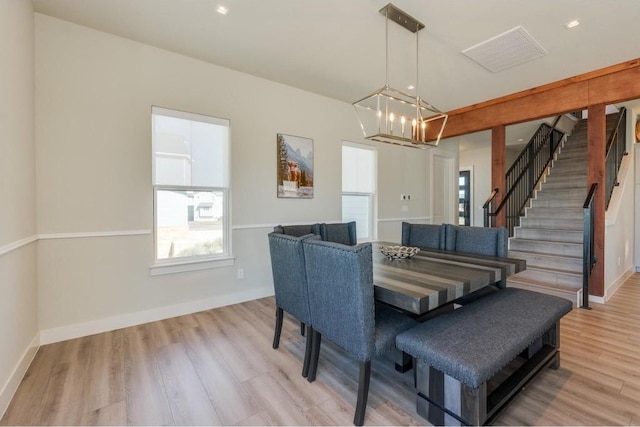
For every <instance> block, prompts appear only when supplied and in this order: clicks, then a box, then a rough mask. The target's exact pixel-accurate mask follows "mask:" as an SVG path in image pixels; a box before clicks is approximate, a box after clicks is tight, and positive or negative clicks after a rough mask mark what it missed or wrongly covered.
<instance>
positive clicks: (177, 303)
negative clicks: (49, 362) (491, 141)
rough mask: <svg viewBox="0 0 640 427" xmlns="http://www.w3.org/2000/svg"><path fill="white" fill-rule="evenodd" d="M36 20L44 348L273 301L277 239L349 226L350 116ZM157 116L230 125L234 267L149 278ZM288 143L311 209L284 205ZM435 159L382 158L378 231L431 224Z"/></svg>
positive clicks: (275, 87) (136, 46)
mask: <svg viewBox="0 0 640 427" xmlns="http://www.w3.org/2000/svg"><path fill="white" fill-rule="evenodd" d="M35 17H36V18H35V23H36V24H35V26H36V52H37V55H36V88H37V93H36V113H37V117H38V120H37V124H36V126H37V128H36V141H37V151H36V162H37V170H38V180H37V212H38V232H39V233H40V235H41V236H42V237H43V240H41V241H40V243H39V245H38V248H39V252H38V257H39V258H38V276H39V294H38V299H39V311H40V328H41V329H42V330H43V331H42V337H43V341H44V342H48V341H55V340H58V339H63V338H68V337H70V336H77V335H83V334H86V333H92V332H96V331H99V330H105V329H110V328H113V327H119V326H126V325H128V324H134V323H138V322H144V321H149V320H152V319H154V318H161V317H167V316H171V315H177V314H180V313H183V312H185V313H186V312H190V311H193V310H196V309H206V308H209V307H213V306H216V305H220V304H228V303H231V302H235V301H240V300H245V299H251V298H256V297H260V296H264V295H268V294H271V293H272V282H271V267H270V263H269V254H268V245H267V238H266V234H267V233H268V232H269V231H270V230H271V227H272V226H273V225H275V224H279V223H282V224H287V223H309V222H317V221H339V220H340V218H341V142H342V140H350V141H354V142H363V141H362V139H363V138H362V134H361V131H360V128H359V127H358V124H357V120H356V117H355V115H354V112H353V109H352V107H351V105H350V104H347V103H343V102H339V101H335V100H332V99H329V98H326V97H322V96H319V95H315V94H311V93H308V92H304V91H301V90H298V89H294V88H291V87H287V86H283V85H281V84H278V83H274V82H270V81H267V80H263V79H259V78H256V77H253V76H250V75H246V74H242V73H238V72H235V71H231V70H229V69H225V68H221V67H218V66H215V65H212V64H209V63H205V62H202V61H198V60H194V59H191V58H187V57H184V56H180V55H177V54H174V53H171V52H167V51H163V50H160V49H156V48H153V47H150V46H147V45H143V44H140V43H136V42H133V41H130V40H126V39H122V38H118V37H114V36H111V35H108V34H106V33H102V32H98V31H95V30H91V29H88V28H85V27H81V26H77V25H74V24H70V23H67V22H64V21H61V20H58V19H55V18H51V17H48V16H44V15H40V14H36V15H35ZM152 105H157V106H162V107H166V108H172V109H178V110H184V111H190V112H196V113H199V114H206V115H212V116H218V117H223V118H228V119H230V120H231V145H232V153H231V156H232V184H231V185H232V189H231V191H232V221H233V231H232V241H233V252H234V255H235V256H236V260H235V265H234V266H233V267H228V268H218V269H210V270H202V271H195V272H189V273H179V274H171V275H163V276H153V277H152V276H150V275H149V266H150V265H151V263H152V260H153V237H152V234H151V229H152V226H153V224H152V221H153V214H152V188H151V132H150V129H151V123H150V114H151V106H152ZM278 132H281V133H287V134H292V135H299V136H304V137H309V138H312V139H313V140H314V150H315V152H314V156H315V165H314V168H315V171H314V178H315V179H314V181H315V194H314V198H313V199H311V200H293V199H277V197H276V134H277V133H278ZM426 156H428V154H426V153H422V152H420V153H417V150H409V149H407V148H403V147H392V146H387V145H384V146H383V144H381V146H379V147H378V164H379V169H380V171H388V172H381V173H380V174H379V194H378V205H379V206H380V212H379V214H378V217H379V218H383V219H394V220H398V219H399V220H401V219H402V218H410V217H426V216H428V212H427V210H428V206H427V202H426V199H427V195H428V190H427V188H428V186H429V183H428V180H427V179H426V172H425V167H426V166H425V163H426V161H425V160H424V159H425V158H426ZM400 190H402V191H403V192H407V193H410V194H411V195H412V200H411V202H412V204H411V206H410V209H409V211H408V212H405V213H403V212H400V211H399V204H400V200H399V194H400ZM77 233H81V234H77ZM82 233H85V234H82ZM99 233H110V234H112V236H109V237H99V236H96V234H99ZM81 236H88V237H81ZM399 238H400V236H399V234H398V236H397V239H398V240H399ZM238 268H243V269H244V270H245V278H244V279H242V280H239V279H236V270H237V269H238Z"/></svg>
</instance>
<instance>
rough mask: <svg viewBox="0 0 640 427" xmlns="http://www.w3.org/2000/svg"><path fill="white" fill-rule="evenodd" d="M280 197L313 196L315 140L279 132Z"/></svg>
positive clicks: (298, 197)
mask: <svg viewBox="0 0 640 427" xmlns="http://www.w3.org/2000/svg"><path fill="white" fill-rule="evenodd" d="M276 145H277V152H278V154H277V161H278V165H277V167H278V182H277V185H278V197H280V198H297V199H312V198H313V140H312V139H310V138H303V137H301V136H293V135H285V134H283V133H279V134H278V138H277V144H276Z"/></svg>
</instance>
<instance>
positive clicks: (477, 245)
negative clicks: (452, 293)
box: [444, 224, 509, 305]
mask: <svg viewBox="0 0 640 427" xmlns="http://www.w3.org/2000/svg"><path fill="white" fill-rule="evenodd" d="M508 239H509V232H508V231H507V229H506V228H505V227H499V228H490V227H466V226H460V225H453V224H446V225H445V247H444V248H445V249H446V250H449V251H457V252H466V253H470V254H476V255H487V256H497V257H506V256H507V252H508V245H509V243H508ZM506 287H507V280H506V278H503V279H502V280H501V281H499V282H497V283H496V284H495V285H490V286H486V287H484V288H482V289H478V290H477V291H475V292H472V293H470V294H468V295H465V296H464V297H462V298H458V299H457V300H455V302H456V303H457V304H460V305H465V304H469V303H471V302H473V301H475V300H477V299H478V298H481V297H483V296H485V295H488V294H491V293H493V292H495V291H497V290H499V289H504V288H506Z"/></svg>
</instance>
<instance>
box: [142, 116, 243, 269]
mask: <svg viewBox="0 0 640 427" xmlns="http://www.w3.org/2000/svg"><path fill="white" fill-rule="evenodd" d="M156 116H165V117H173V118H178V119H184V120H190V121H198V122H204V123H210V124H215V125H221V126H226V127H227V128H228V137H227V140H226V141H225V142H224V144H225V147H224V152H225V157H226V159H224V168H225V170H224V171H223V181H224V182H225V183H226V184H227V185H226V187H224V186H223V187H216V186H201V185H178V184H156V183H155V182H156V151H155V126H154V120H155V117H156ZM151 158H152V174H151V178H152V183H151V184H152V191H153V265H151V267H150V272H151V275H159V274H169V273H177V272H183V271H193V270H203V269H209V268H217V267H227V266H232V265H233V264H234V260H235V258H234V257H233V256H232V245H231V216H230V214H231V208H230V205H231V203H230V201H231V180H230V177H231V121H230V120H229V119H223V118H218V117H213V116H207V115H203V114H198V113H190V112H185V111H179V110H172V109H167V108H162V107H156V106H152V108H151ZM160 191H185V192H189V191H194V192H221V193H222V199H223V200H222V248H223V251H222V253H220V254H209V255H190V256H185V257H179V258H158V192H160Z"/></svg>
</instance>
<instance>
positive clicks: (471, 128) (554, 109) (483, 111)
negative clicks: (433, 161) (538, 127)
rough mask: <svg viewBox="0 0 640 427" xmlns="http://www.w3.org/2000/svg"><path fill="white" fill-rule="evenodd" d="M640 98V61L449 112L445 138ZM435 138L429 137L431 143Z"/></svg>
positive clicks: (443, 136) (635, 60) (629, 62)
mask: <svg viewBox="0 0 640 427" xmlns="http://www.w3.org/2000/svg"><path fill="white" fill-rule="evenodd" d="M637 98H640V58H638V59H634V60H631V61H627V62H623V63H620V64H616V65H612V66H610V67H606V68H602V69H599V70H595V71H591V72H588V73H585V74H580V75H578V76H574V77H569V78H567V79H563V80H558V81H557V82H553V83H549V84H546V85H543V86H538V87H534V88H531V89H527V90H524V91H521V92H516V93H513V94H511V95H506V96H503V97H500V98H495V99H492V100H489V101H485V102H481V103H478V104H473V105H469V106H467V107H463V108H459V109H456V110H452V111H449V112H448V113H447V114H449V119H448V121H447V125H446V127H445V129H444V133H443V135H442V138H451V137H454V136H459V135H465V134H469V133H473V132H479V131H483V130H488V129H491V128H493V127H495V126H503V125H504V126H507V125H512V124H516V123H522V122H527V121H531V120H536V119H540V118H543V117H549V116H555V115H558V114H564V113H569V112H572V111H579V110H583V109H585V108H587V107H589V106H591V105H597V104H605V105H608V104H615V103H619V102H624V101H629V100H633V99H637ZM435 136H436V135H435V134H430V135H428V139H429V140H434V139H435Z"/></svg>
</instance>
